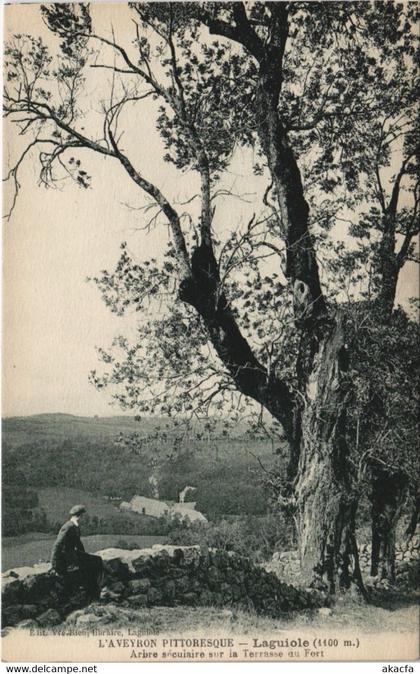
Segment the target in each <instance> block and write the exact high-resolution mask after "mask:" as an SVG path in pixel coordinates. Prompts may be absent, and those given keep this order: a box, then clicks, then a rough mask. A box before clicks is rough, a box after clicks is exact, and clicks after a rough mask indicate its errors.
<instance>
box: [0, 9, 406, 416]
mask: <svg viewBox="0 0 420 674" xmlns="http://www.w3.org/2000/svg"><path fill="white" fill-rule="evenodd" d="M123 9H124V8H123ZM93 12H94V16H96V18H97V19H98V20H99V22H100V24H101V26H100V29H101V31H102V34H104V35H105V34H106V32H105V31H107V30H108V33H107V34H108V35H109V36H110V33H109V26H110V24H111V23H112V25H113V27H114V30H115V31H116V35H117V39H118V34H119V32H120V33H121V34H122V33H123V32H124V31H125V30H126V29H127V24H125V23H124V22H123V21H122V14H123V12H122V10H121V6H120V7H118V6H115V5H113V4H108V5H100V6H98V5H97V6H96V7H95V6H94V8H93ZM5 28H6V31H8V32H9V33H11V34H12V33H16V32H19V33H31V34H36V35H42V36H43V37H44V38H45V39H50V38H49V33H48V31H47V30H46V28H45V26H44V25H43V23H42V20H41V18H40V12H39V8H38V6H37V5H20V6H19V5H13V6H11V7H6V8H5ZM99 78H100V75H98V71H97V70H95V71H92V74H91V75H90V76H89V78H88V81H87V83H86V89H85V96H86V101H87V102H88V107H89V104H90V102H91V101H96V103H95V105H98V103H97V101H98V92H100V87H101V86H102V85H101V82H103V80H100V79H99ZM99 98H100V97H99ZM151 106H153V104H149V103H145V105H144V107H143V108H142V110H141V111H140V113H136V114H138V117H137V118H136V120H139V122H141V123H136V124H134V125H131V128H127V131H126V135H125V136H124V138H123V144H124V147H125V148H130V150H132V151H133V155H132V156H133V157H135V161H136V162H137V164H136V165H138V166H139V168H141V170H142V171H143V172H144V174H145V176H146V177H147V178H149V179H150V180H152V181H155V182H156V184H157V185H158V186H159V188H160V189H161V190H162V191H163V192H164V193H165V194H166V195H167V196H168V197H169V198H170V199H171V200H174V201H176V202H182V201H186V200H187V199H189V198H190V197H191V196H192V195H193V194H194V193H195V192H196V188H197V184H196V177H195V176H192V175H191V174H180V173H179V172H178V171H177V170H176V169H175V168H174V167H171V166H169V165H168V164H165V163H164V162H163V161H162V159H161V155H162V145H161V141H160V139H159V137H158V135H157V133H156V131H155V129H154V121H153V118H154V109H152V107H151ZM96 110H97V108H95V106H94V105H93V104H92V106H91V109H90V112H89V115H88V117H87V122H86V126H87V128H89V124H90V123H92V124H93V121H92V120H93V119H94V118H95V115H96ZM21 142H22V139H21V138H18V137H17V136H16V132H15V130H13V129H11V128H10V127H9V126H7V124H6V125H5V126H4V161H5V165H6V167H7V166H10V162H11V161H13V158H14V157H16V156H18V152H19V148H20V147H22V146H21V145H20V143H21ZM80 157H81V158H82V162H83V165H84V167H85V169H86V170H87V172H88V173H89V175H91V176H92V177H93V181H92V187H91V188H90V189H88V190H84V189H80V188H78V187H77V186H76V185H75V184H74V183H66V184H64V183H63V185H62V186H60V187H59V188H58V189H45V188H44V187H42V186H40V185H39V184H38V173H39V170H38V167H37V166H36V162H35V159H36V156H35V155H32V156H31V157H30V158H29V159H28V161H26V162H25V164H24V165H23V167H22V172H21V174H20V182H21V189H20V193H19V197H18V200H17V203H16V207H15V209H14V211H13V213H12V216H11V218H10V219H9V220H5V224H4V227H3V415H4V416H15V415H29V414H38V413H46V412H62V413H69V414H77V415H85V416H91V415H95V414H96V415H99V416H105V415H111V414H120V413H121V410H120V409H119V408H118V407H115V406H110V402H111V399H110V397H109V396H108V395H107V394H106V393H103V392H98V391H96V390H95V388H94V387H93V386H92V385H91V384H90V383H89V381H88V375H89V372H90V370H92V369H94V368H95V367H97V366H98V358H97V354H96V347H97V346H102V347H107V346H108V345H109V344H110V342H111V341H112V338H113V337H114V336H115V335H117V334H120V333H122V334H128V335H131V336H134V335H135V325H136V321H137V320H139V317H138V316H137V315H134V314H130V315H128V316H126V317H123V318H120V317H117V316H115V315H113V314H112V313H110V311H109V309H107V307H106V306H105V305H104V303H103V301H102V299H101V297H100V294H99V291H98V289H97V288H96V286H95V284H94V283H92V282H90V283H88V282H87V281H86V278H87V277H91V276H95V275H97V274H98V273H100V271H101V270H103V269H108V270H111V269H112V268H113V267H114V265H115V263H116V262H117V260H118V257H119V254H120V251H119V246H120V243H121V242H122V241H127V242H128V248H129V250H130V251H131V252H132V253H133V254H134V255H135V256H137V257H139V258H143V259H144V258H146V257H149V256H159V254H160V251H162V249H163V247H164V246H165V245H166V242H167V240H168V231H167V228H166V227H165V226H163V225H162V226H160V227H158V228H157V229H156V230H155V231H153V232H152V233H150V234H148V235H146V234H145V233H144V232H143V231H141V230H140V228H141V225H142V224H144V217H145V216H144V215H143V214H142V212H141V211H139V210H138V209H139V207H140V206H142V205H144V203H145V201H144V197H143V195H142V193H141V192H139V189H138V188H137V187H136V186H135V185H134V184H133V183H131V181H130V179H129V178H128V177H127V176H126V175H125V174H124V171H123V169H122V168H121V167H120V166H118V165H116V164H115V160H112V159H109V158H102V157H100V158H99V157H97V156H95V155H94V154H93V153H90V152H86V151H85V152H84V153H83V154H80ZM248 159H249V157H247V156H246V153H245V151H242V153H241V152H239V153H238V155H237V156H236V159H235V162H234V163H233V165H232V166H231V168H230V173H229V174H228V175H227V178H226V180H227V182H228V184H229V187H231V188H233V189H234V190H235V191H238V192H254V193H255V194H261V189H262V186H263V182H262V180H263V179H260V178H256V177H252V178H250V177H249V175H247V174H246V172H244V168H243V167H244V166H245V164H246V163H248V164H249V162H248ZM9 198H10V194H9V193H8V192H7V190H6V191H5V195H4V202H5V204H6V203H7V201H8V199H9ZM179 208H181V209H182V208H183V207H181V206H179ZM192 208H193V209H194V208H195V206H194V203H193V205H192ZM249 208H250V206H247V205H244V204H243V203H242V202H237V201H236V202H235V203H234V204H232V202H230V203H229V204H227V203H225V204H224V208H223V209H219V211H216V220H217V218H219V224H218V226H219V227H223V228H226V229H229V228H232V227H233V226H234V225H235V224H236V223H237V222H240V221H241V220H242V221H243V220H244V219H245V218H246V217H247V214H249ZM247 209H248V212H247ZM222 210H223V213H222ZM221 215H223V218H222V217H221ZM407 284H409V285H410V288H409V289H408V285H407ZM416 289H417V280H416V279H415V278H414V277H413V274H412V273H411V279H408V276H407V274H405V276H404V277H403V280H402V283H401V284H400V288H399V299H400V300H401V298H402V297H403V296H405V295H407V294H408V295H410V294H411V295H413V294H415V292H416Z"/></svg>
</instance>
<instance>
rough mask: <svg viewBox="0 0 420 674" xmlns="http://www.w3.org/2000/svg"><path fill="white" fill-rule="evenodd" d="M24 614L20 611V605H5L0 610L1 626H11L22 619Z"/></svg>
mask: <svg viewBox="0 0 420 674" xmlns="http://www.w3.org/2000/svg"><path fill="white" fill-rule="evenodd" d="M24 618H25V616H24V615H23V613H22V605H21V604H15V605H14V606H5V607H4V608H3V611H2V626H3V627H6V626H13V625H16V624H17V623H18V622H20V621H21V620H23V619H24Z"/></svg>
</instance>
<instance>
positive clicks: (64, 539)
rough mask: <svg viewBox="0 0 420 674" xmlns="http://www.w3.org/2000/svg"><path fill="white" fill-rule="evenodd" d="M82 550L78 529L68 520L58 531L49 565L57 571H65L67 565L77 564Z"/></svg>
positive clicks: (83, 549)
mask: <svg viewBox="0 0 420 674" xmlns="http://www.w3.org/2000/svg"><path fill="white" fill-rule="evenodd" d="M84 552H85V548H84V547H83V543H82V541H81V540H80V529H79V527H78V526H77V524H75V523H74V522H72V521H71V520H69V521H68V522H66V523H65V524H63V526H62V527H61V529H60V531H59V532H58V536H57V540H56V541H55V543H54V546H53V549H52V553H51V565H52V567H53V569H55V570H56V571H58V572H62V571H65V570H66V569H67V568H68V567H69V566H78V565H79V564H80V560H81V558H82V557H83V553H84Z"/></svg>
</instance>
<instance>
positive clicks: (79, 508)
mask: <svg viewBox="0 0 420 674" xmlns="http://www.w3.org/2000/svg"><path fill="white" fill-rule="evenodd" d="M85 512H86V506H84V505H75V506H73V508H72V509H71V510H70V512H69V515H70V517H73V516H74V515H82V514H83V513H85Z"/></svg>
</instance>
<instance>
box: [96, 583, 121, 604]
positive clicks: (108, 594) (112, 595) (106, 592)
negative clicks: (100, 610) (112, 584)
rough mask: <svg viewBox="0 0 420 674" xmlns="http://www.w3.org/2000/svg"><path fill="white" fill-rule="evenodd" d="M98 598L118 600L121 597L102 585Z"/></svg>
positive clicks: (108, 600)
mask: <svg viewBox="0 0 420 674" xmlns="http://www.w3.org/2000/svg"><path fill="white" fill-rule="evenodd" d="M100 599H101V600H103V601H106V602H110V601H115V602H118V601H119V600H120V599H121V595H120V594H117V593H116V592H112V590H110V589H109V588H108V587H103V588H102V590H101V596H100Z"/></svg>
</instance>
